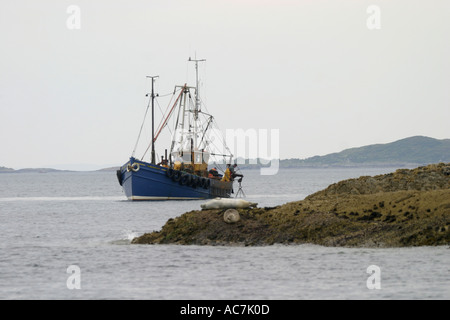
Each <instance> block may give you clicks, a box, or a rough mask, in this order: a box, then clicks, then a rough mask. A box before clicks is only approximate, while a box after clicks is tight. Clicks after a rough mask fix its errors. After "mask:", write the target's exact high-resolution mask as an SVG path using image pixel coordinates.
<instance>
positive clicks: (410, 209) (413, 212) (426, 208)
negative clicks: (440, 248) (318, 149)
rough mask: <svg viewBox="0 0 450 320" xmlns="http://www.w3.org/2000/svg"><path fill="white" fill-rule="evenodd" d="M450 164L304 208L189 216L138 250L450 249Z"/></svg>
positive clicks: (352, 187) (329, 192) (342, 190)
mask: <svg viewBox="0 0 450 320" xmlns="http://www.w3.org/2000/svg"><path fill="white" fill-rule="evenodd" d="M449 173H450V164H437V165H430V166H426V167H419V168H416V169H413V170H406V169H401V170H397V171H396V172H394V173H390V174H386V175H379V176H375V177H360V178H358V179H349V180H345V181H341V182H339V183H336V184H333V185H330V186H329V187H328V188H326V189H325V190H322V191H319V192H317V193H315V194H312V195H310V196H308V197H307V198H306V199H304V200H302V201H297V202H290V203H286V204H284V205H281V206H277V207H273V208H243V209H236V210H237V212H238V214H239V220H238V221H236V222H234V223H226V222H225V221H224V213H225V211H226V210H225V209H213V210H199V211H191V212H187V213H185V214H183V215H181V216H179V217H177V218H175V219H169V221H168V222H167V223H166V224H165V225H164V226H163V228H162V229H161V231H156V232H152V233H147V234H144V235H142V236H140V237H138V238H135V239H134V240H133V241H132V243H137V244H164V243H167V244H168V243H173V244H197V245H270V244H274V243H283V244H290V243H314V244H319V245H325V246H364V247H379V246H381V247H399V246H423V245H448V244H450V230H449V227H450V175H449Z"/></svg>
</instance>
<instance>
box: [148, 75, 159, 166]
mask: <svg viewBox="0 0 450 320" xmlns="http://www.w3.org/2000/svg"><path fill="white" fill-rule="evenodd" d="M158 77H159V76H147V78H151V79H152V162H151V163H152V164H156V161H155V93H154V90H153V84H154V82H155V78H158Z"/></svg>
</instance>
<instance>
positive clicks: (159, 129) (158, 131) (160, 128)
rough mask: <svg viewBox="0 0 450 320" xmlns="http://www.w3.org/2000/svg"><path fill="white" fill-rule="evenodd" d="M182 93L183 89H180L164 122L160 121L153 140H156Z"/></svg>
mask: <svg viewBox="0 0 450 320" xmlns="http://www.w3.org/2000/svg"><path fill="white" fill-rule="evenodd" d="M182 93H183V90H181V91H180V94H179V95H178V97H177V99H176V100H175V102H174V103H173V106H172V108H171V109H170V111H169V113H168V114H167V117H166V118H165V119H164V122H163V123H162V125H161V126H160V127H159V128H158V130H157V134H156V135H155V140H154V141H156V139H158V137H159V134H160V133H161V130H162V129H163V128H164V127H165V125H166V124H167V121H169V118H170V116H171V115H172V112H173V109H174V108H175V106H176V104H177V102H178V100H179V99H180V97H181V95H182Z"/></svg>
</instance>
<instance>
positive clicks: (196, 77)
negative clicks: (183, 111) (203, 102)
mask: <svg viewBox="0 0 450 320" xmlns="http://www.w3.org/2000/svg"><path fill="white" fill-rule="evenodd" d="M188 61H193V62H195V83H196V86H195V90H196V95H195V116H196V117H197V112H198V110H199V106H200V98H199V96H200V95H199V91H198V63H199V62H203V61H206V59H191V57H189V60H188Z"/></svg>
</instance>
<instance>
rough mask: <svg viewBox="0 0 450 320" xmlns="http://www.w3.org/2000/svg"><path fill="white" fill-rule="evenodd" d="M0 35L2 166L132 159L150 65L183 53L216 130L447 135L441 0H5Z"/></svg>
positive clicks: (353, 143)
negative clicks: (198, 78)
mask: <svg viewBox="0 0 450 320" xmlns="http://www.w3.org/2000/svg"><path fill="white" fill-rule="evenodd" d="M71 5H75V6H77V7H78V8H79V9H80V15H79V18H80V19H79V20H76V17H77V16H74V11H70V10H69V12H68V8H69V6H71ZM371 5H375V6H376V8H379V13H380V15H379V16H376V15H375V12H374V11H371V10H369V12H368V7H369V6H371ZM377 17H379V18H380V19H379V20H377ZM78 22H79V24H78V25H77V23H78ZM368 23H369V26H368ZM377 23H379V24H378V25H377ZM78 26H79V28H77V27H78ZM374 26H378V27H379V28H375V29H372V28H373V27H374ZM74 27H75V28H74ZM0 44H1V50H0V120H1V125H0V166H7V167H12V168H15V169H18V168H23V167H43V166H54V167H56V166H58V167H59V168H62V167H64V166H61V165H65V167H66V168H72V169H73V168H74V166H73V165H77V168H88V167H87V165H91V166H90V167H89V168H94V167H95V166H92V165H96V166H99V167H102V166H109V165H121V164H123V163H125V162H126V161H127V160H128V158H129V156H130V155H131V152H132V150H133V147H134V144H135V142H136V138H137V134H138V132H139V127H140V125H141V121H142V118H143V115H144V112H145V108H146V106H147V103H148V98H146V97H145V94H146V93H147V92H149V91H150V85H151V83H150V81H149V80H148V79H146V76H147V75H159V76H160V78H159V79H158V81H157V82H156V87H157V89H158V93H160V94H161V95H162V94H165V93H169V92H171V91H173V87H174V86H175V85H179V84H183V83H185V82H189V83H190V84H192V85H193V84H194V81H193V80H194V78H193V75H194V66H193V64H192V63H188V62H187V59H188V58H189V56H191V57H194V56H197V58H204V59H206V60H207V61H206V63H204V64H202V65H201V66H200V76H201V77H202V82H201V90H202V96H203V100H204V101H205V103H206V105H207V108H208V110H209V112H211V113H212V114H214V116H215V118H216V120H217V122H218V123H219V125H220V128H221V129H222V130H225V129H238V128H241V129H244V130H247V129H251V128H253V129H268V130H270V129H279V133H280V144H279V155H280V157H281V158H282V159H285V158H306V157H311V156H314V155H324V154H328V153H331V152H337V151H341V150H343V149H346V148H350V147H358V146H363V145H368V144H373V143H388V142H392V141H395V140H398V139H402V138H406V137H409V136H414V135H425V136H429V137H433V138H438V139H443V138H450V126H449V119H450V59H449V57H450V1H448V0H429V1H423V0H420V1H412V0H402V1H399V0H389V1H387V0H383V1H380V0H373V1H355V0H346V1H343V0H324V1H321V0H308V1H306V0H304V1H302V0H297V1H294V0H291V1H288V0H276V1H275V0H273V1H268V0H226V1H215V0H203V1H200V0H189V1H186V0H178V1H174V0H146V1H143V0H139V1H137V0H127V1H119V0H117V1H103V0H96V1H77V0H71V1H65V0H53V1H50V0H40V1H35V0H29V1H27V0H17V1H2V2H1V3H0ZM165 107H166V105H161V108H165ZM157 114H159V111H158V113H157ZM147 134H148V133H147ZM161 144H162V142H161V143H160V145H158V146H157V147H159V149H158V150H157V151H158V152H159V153H160V154H161V153H162V152H163V148H167V147H168V146H166V145H161ZM147 160H148V159H147ZM83 165H86V166H83Z"/></svg>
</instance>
